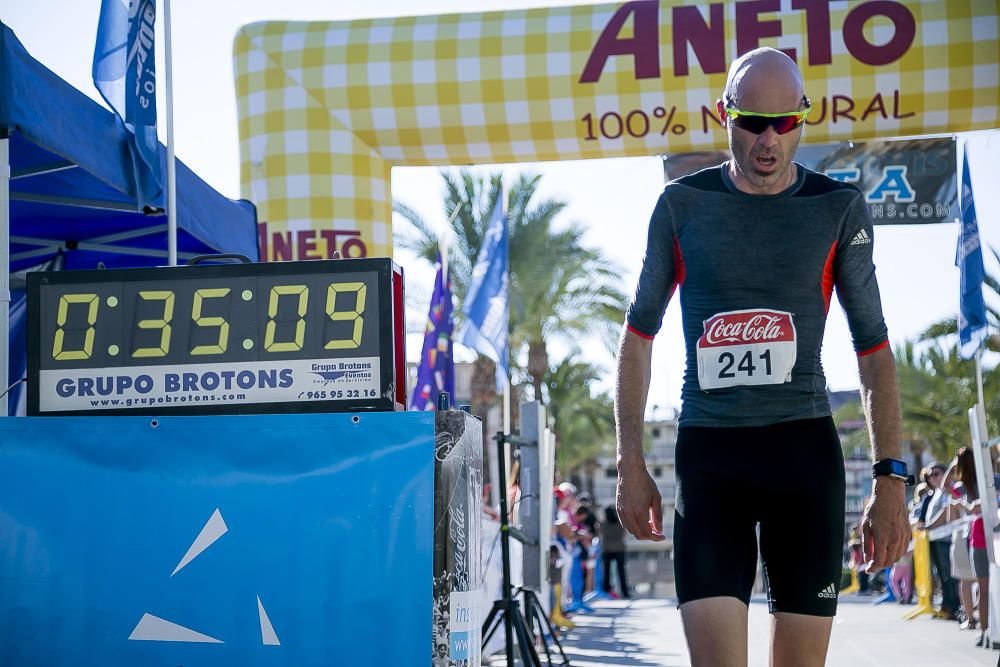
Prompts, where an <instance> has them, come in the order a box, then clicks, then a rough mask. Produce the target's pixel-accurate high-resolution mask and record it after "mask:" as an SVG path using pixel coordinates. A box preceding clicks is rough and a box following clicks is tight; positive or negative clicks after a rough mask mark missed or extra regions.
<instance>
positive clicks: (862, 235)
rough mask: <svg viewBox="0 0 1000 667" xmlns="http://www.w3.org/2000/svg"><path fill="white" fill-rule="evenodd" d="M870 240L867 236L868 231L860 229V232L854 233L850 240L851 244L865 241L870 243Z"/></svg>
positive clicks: (860, 243) (862, 243)
mask: <svg viewBox="0 0 1000 667" xmlns="http://www.w3.org/2000/svg"><path fill="white" fill-rule="evenodd" d="M871 242H872V240H871V238H870V237H869V236H868V232H866V231H865V230H863V229H862V230H861V231H860V232H858V233H857V234H855V235H854V240H853V241H851V245H864V244H865V243H871Z"/></svg>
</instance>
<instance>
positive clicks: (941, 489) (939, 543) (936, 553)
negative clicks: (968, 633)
mask: <svg viewBox="0 0 1000 667" xmlns="http://www.w3.org/2000/svg"><path fill="white" fill-rule="evenodd" d="M952 465H954V463H953V464H952ZM927 471H928V473H927V485H928V486H929V487H930V488H931V489H932V495H931V499H930V501H929V502H928V503H927V510H926V512H925V514H924V516H923V517H922V522H918V527H920V528H924V529H926V530H931V529H933V528H937V527H938V526H943V525H944V524H945V523H947V522H948V507H949V505H950V503H951V483H950V479H951V473H950V471H949V473H948V474H947V475H946V473H945V469H944V466H943V465H941V464H940V463H938V462H937V461H935V462H933V463H931V464H930V465H928V466H927ZM930 551H931V563H932V564H933V565H934V571H935V572H936V574H937V577H938V580H939V581H940V582H941V609H940V611H938V613H937V614H935V618H946V619H951V620H957V619H958V608H959V601H958V582H957V581H955V579H954V578H952V576H951V554H950V552H951V535H950V534H945V535H943V536H940V537H937V538H936V539H933V538H932V539H931V541H930Z"/></svg>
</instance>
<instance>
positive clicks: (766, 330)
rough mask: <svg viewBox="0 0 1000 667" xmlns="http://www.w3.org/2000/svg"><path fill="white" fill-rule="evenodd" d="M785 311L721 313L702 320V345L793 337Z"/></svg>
mask: <svg viewBox="0 0 1000 667" xmlns="http://www.w3.org/2000/svg"><path fill="white" fill-rule="evenodd" d="M794 338H795V336H794V333H793V330H792V326H791V318H790V317H789V316H788V314H787V313H776V312H767V311H764V312H749V313H722V314H720V315H716V316H715V317H713V318H711V319H710V320H708V321H707V322H705V335H704V336H702V342H703V343H704V344H705V345H741V344H752V343H767V342H773V341H784V340H794Z"/></svg>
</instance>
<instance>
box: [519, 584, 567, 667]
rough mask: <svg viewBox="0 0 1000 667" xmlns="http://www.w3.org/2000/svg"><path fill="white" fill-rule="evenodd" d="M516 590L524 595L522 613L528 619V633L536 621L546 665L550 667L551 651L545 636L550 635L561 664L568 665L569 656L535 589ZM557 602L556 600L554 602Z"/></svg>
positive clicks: (531, 630)
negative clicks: (557, 650)
mask: <svg viewBox="0 0 1000 667" xmlns="http://www.w3.org/2000/svg"><path fill="white" fill-rule="evenodd" d="M518 592H519V593H521V594H522V595H523V596H524V609H525V612H524V614H525V617H526V619H527V621H528V633H529V634H532V633H533V631H534V629H535V623H536V622H537V623H538V634H539V635H541V637H542V648H544V649H545V661H546V663H547V664H548V667H552V653H551V652H550V651H549V640H548V639H547V637H551V638H552V643H553V644H555V645H556V648H557V649H559V655H561V656H562V664H563V665H565V666H566V667H569V658H567V657H566V652H565V651H563V647H562V644H561V643H559V638H558V637H557V636H556V633H555V630H554V628H553V627H552V623H550V622H549V617H548V616H546V615H545V608H544V607H542V603H541V602H540V601H539V599H538V596H537V595H535V591H533V590H531V589H530V588H519V589H518ZM558 603H559V602H558V601H556V604H558ZM546 631H548V634H547V635H546V634H545V632H546Z"/></svg>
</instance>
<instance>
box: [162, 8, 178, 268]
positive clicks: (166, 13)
mask: <svg viewBox="0 0 1000 667" xmlns="http://www.w3.org/2000/svg"><path fill="white" fill-rule="evenodd" d="M163 35H164V40H163V47H164V60H166V63H165V64H166V74H167V80H166V89H165V90H166V94H167V95H166V96H167V264H169V265H170V266H177V172H176V170H175V166H174V78H173V64H174V63H173V49H172V47H171V43H170V0H163Z"/></svg>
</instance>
